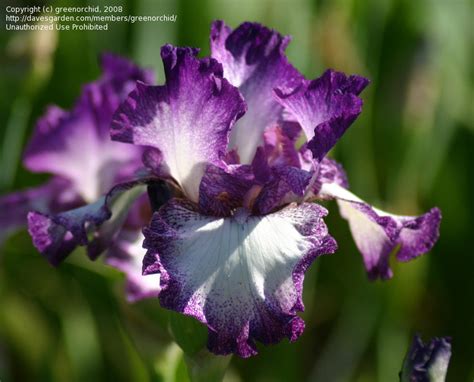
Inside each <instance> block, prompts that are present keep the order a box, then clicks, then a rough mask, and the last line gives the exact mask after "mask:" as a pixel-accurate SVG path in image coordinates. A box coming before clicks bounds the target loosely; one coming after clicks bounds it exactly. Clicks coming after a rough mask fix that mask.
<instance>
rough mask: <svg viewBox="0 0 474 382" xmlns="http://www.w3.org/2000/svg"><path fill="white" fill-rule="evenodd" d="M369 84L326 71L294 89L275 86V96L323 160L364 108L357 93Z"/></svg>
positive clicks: (318, 157) (360, 78)
mask: <svg viewBox="0 0 474 382" xmlns="http://www.w3.org/2000/svg"><path fill="white" fill-rule="evenodd" d="M368 83H369V81H368V80H367V79H365V78H363V77H359V76H350V77H346V75H345V74H344V73H340V72H335V71H333V70H327V71H326V72H325V73H324V74H323V75H322V76H321V77H320V78H318V79H316V80H313V81H302V83H301V85H300V86H299V87H297V88H296V89H294V90H292V91H289V92H288V91H285V89H282V88H278V89H275V96H276V98H277V100H278V101H279V102H280V103H281V105H283V106H284V107H285V108H286V109H287V110H288V111H289V112H290V113H292V114H293V116H294V118H295V119H296V120H297V121H298V122H299V123H300V124H301V127H302V128H303V130H304V132H305V134H306V137H307V139H308V148H309V149H310V150H311V151H312V153H313V156H314V158H315V159H317V160H319V161H320V160H322V159H323V157H324V156H325V155H326V154H327V153H328V151H329V150H330V149H331V148H332V147H333V146H334V145H335V144H336V142H337V141H338V140H339V138H340V137H341V136H342V135H343V134H344V132H345V131H346V129H347V128H348V127H349V126H350V125H351V123H352V122H353V121H354V120H355V119H356V118H357V116H358V115H359V114H360V112H361V111H362V100H361V99H360V98H359V97H357V95H358V94H359V93H360V92H361V91H362V90H363V89H364V88H365V87H366V86H367V85H368Z"/></svg>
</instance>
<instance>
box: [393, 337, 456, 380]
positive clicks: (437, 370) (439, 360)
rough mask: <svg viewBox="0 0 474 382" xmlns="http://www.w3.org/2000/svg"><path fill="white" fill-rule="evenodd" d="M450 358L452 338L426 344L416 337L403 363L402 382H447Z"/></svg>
mask: <svg viewBox="0 0 474 382" xmlns="http://www.w3.org/2000/svg"><path fill="white" fill-rule="evenodd" d="M450 358H451V338H450V337H439V338H438V337H435V338H433V339H431V341H429V342H428V343H426V344H424V343H423V341H422V340H421V338H420V336H418V335H416V336H415V337H414V338H413V342H412V344H411V346H410V349H409V351H408V353H407V355H406V357H405V360H404V362H403V367H402V371H401V372H400V381H401V382H431V381H433V382H438V381H439V382H441V381H445V379H446V374H447V372H448V366H449V360H450Z"/></svg>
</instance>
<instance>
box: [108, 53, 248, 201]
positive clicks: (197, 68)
mask: <svg viewBox="0 0 474 382" xmlns="http://www.w3.org/2000/svg"><path fill="white" fill-rule="evenodd" d="M196 54H197V50H196V49H191V48H175V47H172V46H170V45H165V46H164V47H163V48H162V50H161V56H162V58H163V64H164V67H165V74H166V84H165V85H164V86H146V85H144V84H139V85H138V87H137V89H136V90H135V91H133V92H132V93H131V94H130V96H129V98H128V99H127V100H126V101H125V102H124V103H123V104H122V105H121V106H120V108H119V109H118V110H117V112H116V114H115V116H114V120H113V124H112V131H111V134H112V139H114V140H116V141H121V142H127V143H134V144H137V145H144V146H151V147H154V148H156V149H158V150H160V152H161V154H162V158H163V163H162V164H161V166H163V167H166V169H165V170H166V171H164V170H160V171H159V172H160V173H163V172H167V173H168V174H169V175H170V176H172V177H173V178H174V179H175V180H176V181H177V182H178V183H179V185H180V186H181V188H182V189H183V191H184V193H185V194H186V196H187V197H188V198H189V199H190V200H192V201H194V202H197V201H198V195H199V183H200V182H201V178H202V175H203V174H204V170H205V168H206V165H207V164H208V163H211V164H219V163H220V158H221V156H222V155H223V154H224V153H225V151H226V147H227V143H228V134H229V131H230V128H231V126H232V125H233V124H234V122H235V121H236V120H237V119H238V118H240V117H241V116H242V114H243V113H244V112H245V102H244V101H243V99H242V97H241V95H240V93H239V91H238V90H237V89H236V88H235V87H233V86H232V85H230V84H229V83H228V82H227V80H225V79H223V78H222V67H221V65H220V64H219V63H217V61H215V60H214V59H198V58H196V57H195V56H196Z"/></svg>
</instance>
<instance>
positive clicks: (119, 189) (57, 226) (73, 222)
mask: <svg viewBox="0 0 474 382" xmlns="http://www.w3.org/2000/svg"><path fill="white" fill-rule="evenodd" d="M143 182H144V181H142V180H140V181H134V182H128V183H123V184H119V185H116V186H114V187H113V188H112V189H111V190H110V191H109V193H108V194H107V195H105V196H102V197H101V198H99V199H98V200H97V201H96V202H94V203H92V204H88V205H85V206H82V207H79V208H76V209H73V210H69V211H66V212H61V213H58V214H51V213H42V212H39V211H33V212H29V213H28V216H27V218H28V232H29V233H30V235H31V237H32V239H33V244H34V246H35V247H36V248H37V249H38V251H40V252H41V254H42V255H43V256H45V257H46V259H47V260H48V261H49V262H50V263H51V264H52V265H58V264H59V263H61V262H62V261H63V260H64V259H65V258H66V257H67V256H68V255H69V254H70V253H71V252H72V251H73V250H74V249H75V248H76V247H77V246H79V245H81V246H87V252H88V255H89V257H90V258H91V259H95V258H96V257H97V256H98V255H100V253H102V252H103V251H104V250H105V248H106V247H107V246H108V245H110V243H111V241H112V239H113V237H114V236H115V235H116V233H117V232H118V231H119V229H120V227H121V226H122V223H123V222H124V220H125V218H126V216H127V213H128V209H129V207H130V205H131V204H132V202H133V201H134V200H135V199H136V198H138V197H139V196H140V194H143V193H144V192H145V187H146V186H145V185H144V184H143ZM105 222H107V223H105Z"/></svg>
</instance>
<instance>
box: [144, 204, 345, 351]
mask: <svg viewBox="0 0 474 382" xmlns="http://www.w3.org/2000/svg"><path fill="white" fill-rule="evenodd" d="M326 213H327V211H326V210H325V209H324V208H322V207H320V206H318V205H316V204H302V205H300V206H298V207H297V206H294V205H291V206H288V207H286V208H284V209H282V210H280V211H278V212H276V213H274V214H270V215H266V216H249V215H248V213H246V212H245V211H244V210H243V209H241V210H238V211H236V213H235V214H234V215H233V216H232V217H228V218H215V217H209V216H204V215H201V214H200V213H198V212H196V211H195V210H193V207H192V205H191V204H189V203H187V202H185V201H180V200H177V199H174V200H172V201H170V202H169V203H168V204H166V205H165V206H163V207H162V208H161V209H160V210H159V211H158V212H157V213H155V215H154V216H153V219H152V221H151V224H150V226H149V227H147V228H145V229H144V231H143V232H144V235H145V241H144V247H145V248H146V249H147V254H146V257H145V259H144V263H143V264H144V268H143V269H144V273H145V274H153V273H157V272H158V273H160V274H161V288H162V290H161V292H160V296H159V299H160V302H161V304H162V306H164V307H166V308H168V309H172V310H175V311H178V312H182V313H184V314H186V315H189V316H192V317H195V318H197V319H198V320H199V321H201V322H202V323H204V324H207V326H208V329H209V340H208V347H209V349H210V350H211V351H212V352H214V353H216V354H229V353H235V354H237V355H239V356H241V357H249V356H251V355H254V354H256V352H257V351H256V347H255V341H260V342H262V343H265V344H270V343H276V342H278V341H280V340H281V339H282V338H284V337H288V338H289V339H290V340H291V341H294V340H296V339H297V338H298V337H299V335H300V334H301V333H302V331H303V329H304V323H303V321H302V320H301V318H299V317H298V316H297V315H296V313H297V312H298V311H302V310H303V308H304V306H303V302H302V287H303V278H304V273H305V271H306V269H307V268H308V266H309V265H310V264H311V263H312V261H313V260H314V259H315V258H316V257H318V256H319V255H322V254H327V253H333V252H334V251H335V249H336V243H335V241H334V239H333V238H332V237H331V236H330V235H329V234H328V232H327V227H326V225H325V224H324V222H323V220H322V218H323V217H324V216H325V215H326Z"/></svg>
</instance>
